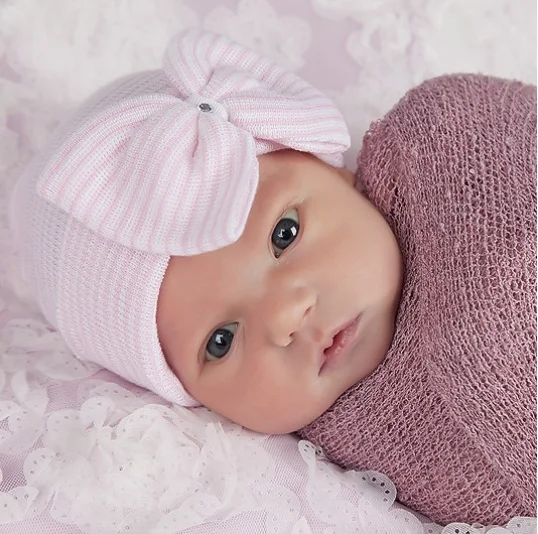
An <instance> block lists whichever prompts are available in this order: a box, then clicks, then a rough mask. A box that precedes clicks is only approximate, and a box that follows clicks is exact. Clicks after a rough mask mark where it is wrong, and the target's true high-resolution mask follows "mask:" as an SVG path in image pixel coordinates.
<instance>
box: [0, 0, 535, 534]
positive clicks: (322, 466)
mask: <svg viewBox="0 0 538 534" xmlns="http://www.w3.org/2000/svg"><path fill="white" fill-rule="evenodd" d="M535 11H536V4H535V2H534V1H533V0H521V1H520V2H512V1H511V0H498V1H497V2H495V7H493V5H492V4H491V1H490V0H476V1H475V2H473V8H472V9H470V7H469V3H468V2H467V0H465V1H464V0H383V1H378V0H376V1H369V2H362V1H361V2H356V1H355V0H303V1H302V2H293V3H292V2H288V1H287V0H271V1H270V0H222V1H217V0H204V1H200V2H198V1H196V2H195V1H194V0H192V1H187V0H184V1H182V0H162V1H160V2H158V3H153V2H150V3H148V2H146V1H145V0H118V1H116V2H113V3H110V2H107V1H106V0H96V1H95V2H91V3H90V2H88V3H84V5H82V4H80V3H77V5H76V6H75V4H71V3H65V2H61V0H53V1H51V2H46V3H45V2H42V3H41V2H40V3H36V2H34V1H33V0H17V1H16V2H15V1H13V0H8V1H5V2H3V3H0V28H2V31H1V32H0V532H2V534H4V533H7V534H15V533H16V534H34V533H35V534H49V533H50V534H52V533H54V534H72V533H73V534H79V533H91V534H114V533H122V534H125V533H127V534H135V533H136V534H153V533H155V534H165V533H176V532H188V533H195V534H207V533H214V532H219V533H230V534H231V533H234V534H236V533H238V532H245V533H249V534H250V533H253V534H256V533H286V534H287V533H292V534H310V533H312V534H314V533H320V534H346V533H355V532H357V533H368V534H370V533H379V534H384V533H393V534H404V533H409V534H414V533H416V534H441V533H442V534H467V533H469V534H478V533H480V534H482V533H484V532H486V531H487V532H488V534H507V533H511V534H531V533H535V532H536V520H535V519H532V518H514V519H513V520H512V521H511V522H510V523H509V524H507V525H504V526H489V527H486V526H481V525H467V524H460V523H453V524H451V525H447V526H444V527H443V526H440V525H435V524H432V523H431V522H429V520H428V519H427V518H424V517H421V516H419V515H418V514H416V513H415V512H413V511H411V510H409V509H407V508H405V507H403V506H401V505H399V504H398V503H397V501H396V499H397V492H396V489H395V487H394V485H393V484H392V483H391V481H390V480H388V479H387V478H386V477H385V476H383V475H382V474H380V473H373V472H365V473H361V472H353V471H347V472H346V471H343V470H341V469H340V468H338V467H337V466H335V465H333V464H331V463H330V462H328V461H327V460H326V459H325V458H324V456H323V453H322V451H320V450H317V449H316V448H314V447H313V446H312V445H311V444H309V443H308V442H305V441H299V440H298V439H297V438H295V437H294V436H262V435H259V434H256V433H252V432H249V431H246V430H244V429H242V428H240V427H238V426H237V425H233V424H231V423H229V422H227V421H225V420H223V419H222V418H220V417H218V416H216V415H214V414H212V413H210V412H209V411H207V410H205V409H203V408H199V409H194V410H188V409H185V408H179V407H176V406H171V405H168V404H165V403H163V402H162V401H160V399H159V398H157V397H156V396H155V395H152V394H149V393H147V392H145V391H144V390H141V389H140V388H137V387H135V386H133V385H131V384H128V383H126V382H124V381H122V380H121V379H119V378H117V377H116V376H115V375H113V374H111V373H109V372H108V371H105V370H102V369H100V368H98V367H96V366H93V365H89V364H83V363H81V362H80V361H78V360H77V359H75V358H74V357H73V355H72V354H71V353H70V352H69V350H68V349H67V348H66V346H65V345H64V343H63V341H62V339H61V338H60V336H59V335H58V334H57V333H56V332H54V331H53V330H52V329H51V328H50V327H49V326H48V325H47V324H46V323H45V322H44V320H43V319H42V317H41V316H40V315H39V314H38V313H37V312H36V311H35V309H34V307H33V306H32V305H31V303H30V302H31V299H27V298H26V297H28V296H27V295H25V294H24V284H23V283H22V282H21V280H20V277H19V276H18V272H17V261H16V257H15V256H16V244H15V243H14V242H13V240H12V236H11V234H10V233H9V231H8V228H7V219H8V216H7V211H8V196H9V192H10V191H11V188H12V185H13V182H14V180H15V179H16V177H17V176H18V175H19V174H20V171H21V169H22V168H23V167H24V166H25V165H26V164H27V162H28V160H29V158H30V156H31V155H32V154H34V153H35V152H36V151H37V150H38V149H39V147H40V146H42V145H43V143H44V141H45V140H46V139H47V138H48V136H49V135H50V130H51V129H52V128H53V127H54V125H55V124H56V123H57V122H58V120H60V119H61V118H63V116H64V115H65V113H66V112H67V110H68V109H69V108H71V107H73V106H74V105H75V103H76V102H78V101H80V100H81V99H82V98H84V97H85V96H87V95H88V94H89V93H90V92H92V91H93V90H94V89H95V88H96V87H97V86H99V85H102V84H103V83H105V82H107V81H109V80H111V79H113V78H116V77H118V76H120V75H122V74H125V73H127V72H131V71H134V70H141V69H144V68H151V67H154V66H155V65H157V64H158V62H159V61H160V56H161V54H162V50H163V48H164V46H165V43H166V42H167V40H168V39H169V37H170V36H171V35H172V34H173V33H175V32H177V31H178V30H180V29H181V28H185V27H190V26H200V27H206V28H209V29H213V30H216V31H221V32H222V33H226V34H227V35H229V36H230V37H232V38H234V39H237V40H239V41H241V42H243V43H244V44H247V45H248V46H251V47H253V48H256V49H257V50H259V51H260V52H263V53H264V54H267V55H269V56H271V57H272V58H273V59H276V60H277V61H279V62H281V63H282V64H284V65H285V66H287V67H289V68H292V69H294V70H296V71H297V72H298V73H299V74H301V75H303V76H304V77H305V78H306V79H308V81H310V82H311V83H313V84H314V85H316V86H317V87H319V88H320V89H321V90H324V91H326V92H327V93H328V94H329V95H330V96H332V97H333V98H334V99H335V100H336V102H337V103H338V104H339V106H340V108H341V110H342V111H343V113H344V116H345V117H346V119H347V120H348V121H349V126H350V129H351V131H352V134H353V137H354V140H355V146H354V149H353V150H352V151H350V153H349V155H348V159H347V162H348V165H349V166H350V167H352V166H353V165H354V160H355V156H356V153H357V151H358V149H359V140H360V138H361V137H362V135H363V133H364V132H365V131H366V129H367V127H368V125H369V122H370V121H371V120H372V119H375V118H377V117H379V116H381V115H382V114H383V113H384V112H386V111H387V110H388V108H389V107H390V106H392V104H393V103H394V102H395V101H396V99H398V98H399V97H400V96H401V95H402V94H403V93H404V92H405V91H406V90H407V89H408V88H410V87H411V86H412V85H414V84H416V83H419V82H420V81H422V80H423V79H424V78H426V77H429V76H433V75H436V74H441V73H443V72H447V71H457V70H459V71H464V70H479V71H482V72H486V73H488V74H496V75H500V76H507V77H517V78H520V79H523V80H525V81H533V80H535V77H536V59H535V56H534V52H533V51H534V38H535V31H536V30H535V26H534V22H532V21H534V20H536V17H535V14H536V13H535ZM528 21H531V22H528ZM455 28H457V29H458V31H457V32H456V31H455ZM464 29H466V31H463V30H464ZM501 33H502V36H503V38H502V39H499V35H500V34H501ZM462 36H463V37H462ZM531 41H532V42H531ZM476 42H480V43H481V46H476ZM30 297H31V296H30ZM477 491H480V488H477Z"/></svg>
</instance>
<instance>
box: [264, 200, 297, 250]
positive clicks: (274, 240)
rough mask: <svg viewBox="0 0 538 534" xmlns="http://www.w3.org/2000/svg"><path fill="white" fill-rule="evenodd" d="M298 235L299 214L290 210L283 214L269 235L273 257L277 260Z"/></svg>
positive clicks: (294, 210)
mask: <svg viewBox="0 0 538 534" xmlns="http://www.w3.org/2000/svg"><path fill="white" fill-rule="evenodd" d="M298 235H299V213H298V212H297V210H296V209H292V210H289V211H287V212H286V213H284V215H283V216H282V218H281V219H280V220H279V221H278V222H277V223H276V226H275V229H274V230H273V233H272V234H271V244H272V245H273V250H274V253H275V257H276V258H278V257H280V255H281V254H282V252H284V250H285V249H287V248H288V247H289V246H290V245H291V244H292V243H293V242H294V241H295V238H296V237H297V236H298Z"/></svg>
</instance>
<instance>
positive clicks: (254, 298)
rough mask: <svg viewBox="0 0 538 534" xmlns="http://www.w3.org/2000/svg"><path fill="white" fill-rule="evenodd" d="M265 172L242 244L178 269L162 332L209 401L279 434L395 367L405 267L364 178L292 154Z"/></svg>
mask: <svg viewBox="0 0 538 534" xmlns="http://www.w3.org/2000/svg"><path fill="white" fill-rule="evenodd" d="M258 162H259V185H258V190H257V193H256V197H255V200H254V204H253V206H252V209H251V212H250V214H249V218H248V221H247V224H246V228H245V231H244V233H243V235H242V236H241V238H240V239H239V240H237V241H236V242H235V243H233V244H232V245H229V246H227V247H224V248H221V249H219V250H216V251H213V252H209V253H206V254H201V255H197V256H189V257H172V258H171V259H170V263H169V266H168V269H167V271H166V274H165V277H164V280H163V283H162V286H161V291H160V295H159V301H158V307H157V327H158V333H159V339H160V343H161V345H162V348H163V352H164V354H165V356H166V358H167V361H168V364H169V366H170V367H171V369H172V370H173V371H174V372H175V374H176V375H177V376H178V378H179V379H180V380H181V382H182V383H183V385H184V386H185V388H186V390H187V391H188V392H189V393H190V394H191V395H192V396H193V397H194V398H195V399H196V400H197V401H199V402H200V403H201V404H203V405H204V406H206V407H207V408H209V409H211V410H213V411H215V412H217V413H219V414H221V415H223V416H225V417H227V418H229V419H230V420H232V421H234V422H235V423H238V424H241V425H243V426H245V427H247V428H250V429H252V430H255V431H258V432H264V433H272V434H279V433H287V432H293V431H295V430H297V429H299V428H301V427H304V426H305V425H307V424H308V423H310V422H311V421H313V420H314V419H316V418H317V417H318V416H320V415H321V414H322V413H323V412H324V411H326V410H327V409H328V408H329V407H330V406H331V405H332V404H333V402H334V401H335V400H336V399H337V398H338V397H339V396H340V395H341V394H342V393H343V392H344V391H346V390H347V389H349V388H350V387H351V386H352V385H354V384H355V383H357V382H359V381H360V380H362V379H364V378H365V377H366V376H368V375H369V374H371V373H372V371H374V369H376V367H377V366H378V365H379V364H380V363H381V362H382V361H383V359H384V357H385V354H386V352H387V350H388V348H389V346H390V343H391V340H392V337H393V333H394V323H395V316H396V312H397V309H398V304H399V299H400V294H401V287H402V261H401V255H400V251H399V248H398V244H397V242H396V239H395V237H394V235H393V233H392V231H391V229H390V227H389V226H388V224H387V222H386V221H385V220H384V219H383V217H382V216H381V214H380V213H379V212H378V211H377V210H376V209H375V208H374V207H373V206H372V204H371V203H370V202H369V201H368V200H367V199H366V198H365V197H364V196H363V195H361V194H360V193H359V192H358V191H357V189H356V188H355V187H354V181H355V179H354V176H353V174H352V173H350V172H349V171H347V170H345V169H336V168H334V167H331V166H329V165H327V164H325V163H323V162H322V161H321V160H319V159H317V158H315V157H313V156H311V155H309V154H305V153H300V152H296V151H293V150H283V151H278V152H273V153H270V154H266V155H263V156H260V157H259V158H258ZM215 209H218V206H217V207H215Z"/></svg>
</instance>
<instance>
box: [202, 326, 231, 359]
mask: <svg viewBox="0 0 538 534" xmlns="http://www.w3.org/2000/svg"><path fill="white" fill-rule="evenodd" d="M237 326H238V325H237V323H232V324H227V325H225V326H221V327H220V328H217V329H216V330H215V331H214V332H213V333H212V334H211V336H209V340H208V342H207V344H206V346H205V359H206V360H207V361H210V362H211V361H214V360H220V359H221V358H224V356H226V354H228V351H229V350H230V349H231V348H232V343H233V340H234V335H235V332H236V330H237Z"/></svg>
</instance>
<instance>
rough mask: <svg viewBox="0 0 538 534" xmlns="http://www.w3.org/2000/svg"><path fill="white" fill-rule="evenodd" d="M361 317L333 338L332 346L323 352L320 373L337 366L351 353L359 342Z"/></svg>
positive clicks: (348, 324) (356, 318) (345, 326)
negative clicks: (357, 341) (356, 342)
mask: <svg viewBox="0 0 538 534" xmlns="http://www.w3.org/2000/svg"><path fill="white" fill-rule="evenodd" d="M360 319H361V316H360V315H359V316H358V317H355V318H354V319H353V320H352V321H350V322H348V323H347V324H345V325H344V326H343V327H342V328H341V329H340V330H338V331H337V332H336V334H335V335H334V336H333V338H332V343H331V345H329V346H327V347H326V348H325V349H324V350H323V359H324V361H323V363H322V365H321V368H320V372H321V371H323V369H325V368H328V367H332V366H333V365H336V364H337V363H338V361H340V360H341V359H342V358H345V356H346V355H347V354H348V353H349V352H350V351H351V349H352V347H353V346H354V344H355V341H356V340H357V337H358V333H359V325H360Z"/></svg>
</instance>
